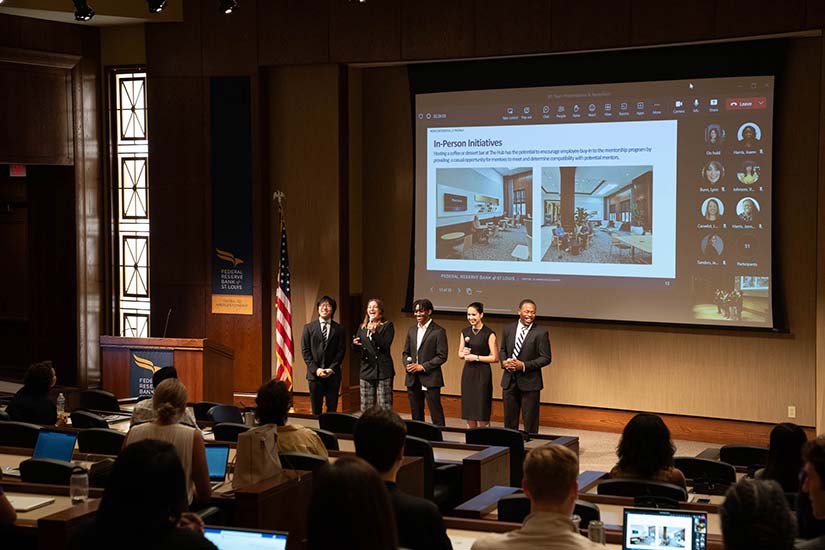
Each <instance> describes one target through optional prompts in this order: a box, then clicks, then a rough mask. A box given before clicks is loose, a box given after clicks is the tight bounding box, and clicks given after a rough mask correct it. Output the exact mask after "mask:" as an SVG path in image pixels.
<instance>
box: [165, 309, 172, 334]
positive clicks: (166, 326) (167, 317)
mask: <svg viewBox="0 0 825 550" xmlns="http://www.w3.org/2000/svg"><path fill="white" fill-rule="evenodd" d="M171 316H172V308H171V307H170V308H169V311H168V312H167V313H166V324H165V325H164V326H163V337H164V338H166V331H167V330H169V317H171Z"/></svg>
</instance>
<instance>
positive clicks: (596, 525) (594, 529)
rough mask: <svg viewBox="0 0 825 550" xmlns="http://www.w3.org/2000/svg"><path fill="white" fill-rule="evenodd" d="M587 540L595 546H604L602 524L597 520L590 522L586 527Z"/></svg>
mask: <svg viewBox="0 0 825 550" xmlns="http://www.w3.org/2000/svg"><path fill="white" fill-rule="evenodd" d="M587 538H589V539H590V540H592V541H593V542H595V543H596V544H604V542H605V541H604V523H602V522H601V521H599V520H597V519H593V520H590V523H589V524H588V525H587Z"/></svg>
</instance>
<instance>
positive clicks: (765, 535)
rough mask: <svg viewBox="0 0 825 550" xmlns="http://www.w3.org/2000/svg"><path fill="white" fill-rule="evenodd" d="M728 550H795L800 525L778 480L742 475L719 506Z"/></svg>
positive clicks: (726, 549)
mask: <svg viewBox="0 0 825 550" xmlns="http://www.w3.org/2000/svg"><path fill="white" fill-rule="evenodd" d="M719 520H720V522H721V524H722V538H723V539H724V541H725V550H791V549H792V548H793V547H794V537H795V536H796V525H795V523H794V520H793V516H792V515H791V511H790V509H789V508H788V501H787V500H785V494H784V493H783V492H782V488H781V487H780V486H779V484H778V483H776V482H775V481H761V480H756V479H747V478H745V479H742V480H740V481H739V483H737V484H736V485H734V486H732V487H731V488H730V489H728V492H727V494H726V495H725V502H724V503H722V505H721V506H720V507H719Z"/></svg>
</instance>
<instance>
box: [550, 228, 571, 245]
mask: <svg viewBox="0 0 825 550" xmlns="http://www.w3.org/2000/svg"><path fill="white" fill-rule="evenodd" d="M553 238H554V239H555V240H556V243H555V244H556V246H557V247H558V249H559V250H562V249H564V250H566V251H569V250H570V235H568V234H567V232H566V231H565V230H564V227H562V226H561V225H558V226H556V227H554V228H553Z"/></svg>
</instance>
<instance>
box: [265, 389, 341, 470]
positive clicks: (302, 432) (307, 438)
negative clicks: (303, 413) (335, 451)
mask: <svg viewBox="0 0 825 550" xmlns="http://www.w3.org/2000/svg"><path fill="white" fill-rule="evenodd" d="M255 404H256V405H257V406H258V407H257V409H256V410H255V417H256V418H257V419H258V424H276V425H277V426H278V451H279V452H282V453H307V454H311V455H316V456H320V457H323V458H328V457H329V453H328V452H327V448H326V447H325V446H324V443H323V441H321V438H320V437H318V434H316V433H315V432H314V431H312V430H310V429H309V428H307V427H306V426H301V425H300V424H287V423H286V421H287V416H288V414H289V389H288V388H287V387H286V384H285V383H284V382H281V381H280V380H270V381H269V382H267V383H266V384H264V385H263V386H261V387H260V388H259V389H258V396H257V397H256V398H255Z"/></svg>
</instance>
